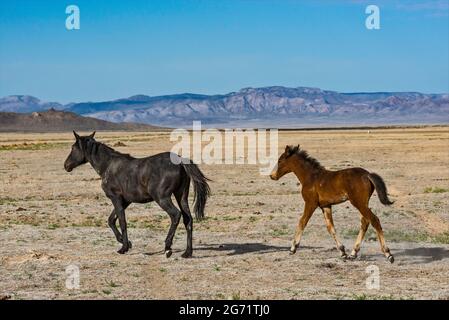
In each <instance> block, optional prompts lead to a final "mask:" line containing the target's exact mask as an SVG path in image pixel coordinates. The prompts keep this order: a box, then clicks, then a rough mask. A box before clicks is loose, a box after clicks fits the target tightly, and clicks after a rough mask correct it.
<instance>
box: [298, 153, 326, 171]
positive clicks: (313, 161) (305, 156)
mask: <svg viewBox="0 0 449 320" xmlns="http://www.w3.org/2000/svg"><path fill="white" fill-rule="evenodd" d="M295 154H296V155H297V156H298V157H299V158H300V159H301V160H302V161H304V162H306V163H308V164H309V165H310V166H311V167H312V169H314V170H323V169H324V167H323V166H322V165H321V163H320V162H319V161H318V160H317V159H315V158H314V157H312V156H310V155H309V153H308V152H307V151H306V150H301V149H298V150H297V151H296V153H295Z"/></svg>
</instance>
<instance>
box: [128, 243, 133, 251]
mask: <svg viewBox="0 0 449 320" xmlns="http://www.w3.org/2000/svg"><path fill="white" fill-rule="evenodd" d="M132 247H133V243H132V242H131V241H128V248H129V249H131V248H132Z"/></svg>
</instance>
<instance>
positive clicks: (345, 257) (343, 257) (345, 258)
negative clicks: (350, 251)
mask: <svg viewBox="0 0 449 320" xmlns="http://www.w3.org/2000/svg"><path fill="white" fill-rule="evenodd" d="M340 257H341V258H342V259H343V260H347V259H348V255H347V254H346V253H342V254H341V256H340Z"/></svg>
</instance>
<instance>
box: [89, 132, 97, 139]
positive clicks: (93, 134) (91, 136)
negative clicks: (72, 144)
mask: <svg viewBox="0 0 449 320" xmlns="http://www.w3.org/2000/svg"><path fill="white" fill-rule="evenodd" d="M95 132H96V131H94V132H92V134H91V135H90V136H89V138H91V139H93V138H94V137H95Z"/></svg>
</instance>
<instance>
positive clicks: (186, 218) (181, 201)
mask: <svg viewBox="0 0 449 320" xmlns="http://www.w3.org/2000/svg"><path fill="white" fill-rule="evenodd" d="M187 188H188V186H187ZM188 198H189V189H187V190H185V191H184V192H183V194H182V196H180V197H176V201H177V202H178V205H179V208H181V213H182V221H183V222H184V226H185V228H186V231H187V248H186V251H185V252H184V253H183V254H182V257H183V258H190V257H191V256H192V251H193V247H192V232H193V218H192V214H191V213H190V208H189V201H188Z"/></svg>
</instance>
